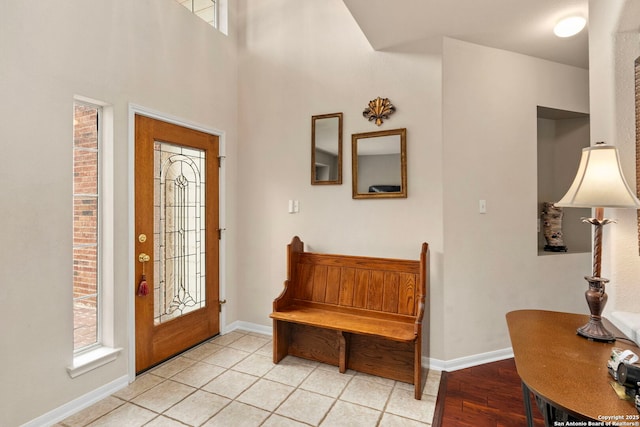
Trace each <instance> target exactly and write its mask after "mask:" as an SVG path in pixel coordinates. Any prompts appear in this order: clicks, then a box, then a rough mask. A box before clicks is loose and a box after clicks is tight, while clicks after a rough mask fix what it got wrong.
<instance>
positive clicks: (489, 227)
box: [442, 39, 590, 360]
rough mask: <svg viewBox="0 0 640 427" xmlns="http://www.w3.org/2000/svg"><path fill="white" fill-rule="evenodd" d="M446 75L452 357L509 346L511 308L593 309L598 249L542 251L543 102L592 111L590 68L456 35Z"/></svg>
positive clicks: (447, 332)
mask: <svg viewBox="0 0 640 427" xmlns="http://www.w3.org/2000/svg"><path fill="white" fill-rule="evenodd" d="M442 75H443V83H442V85H443V113H442V115H443V135H444V138H443V147H444V148H443V158H444V161H443V163H444V165H443V167H444V189H443V194H444V199H443V200H444V202H443V205H444V218H445V219H444V285H443V286H444V323H443V325H442V327H443V328H444V336H445V337H446V339H445V346H444V353H443V356H444V357H443V358H444V359H445V360H450V359H455V358H459V357H463V356H468V355H473V354H478V353H483V352H491V351H495V350H497V349H502V348H507V347H510V341H509V337H508V333H507V326H506V322H505V319H504V316H505V314H506V313H507V312H509V311H511V310H515V309H523V308H539V309H546V310H560V311H569V312H580V313H584V312H585V311H586V306H585V303H584V297H583V294H584V290H585V289H586V282H585V281H584V280H583V279H582V277H583V276H584V275H585V274H588V273H589V272H590V254H588V253H587V254H566V255H562V256H538V254H537V225H536V224H537V165H536V161H537V155H536V147H537V141H536V138H537V136H536V135H537V132H536V124H537V111H536V107H537V106H538V105H542V106H546V107H551V108H556V109H562V110H568V111H577V112H583V113H588V112H589V99H588V72H587V70H583V69H579V68H574V67H569V66H565V65H560V64H557V63H553V62H548V61H544V60H539V59H536V58H532V57H527V56H523V55H519V54H515V53H511V52H506V51H502V50H498V49H492V48H487V47H482V46H478V45H474V44H470V43H465V42H461V41H457V40H453V39H445V40H444V48H443V72H442ZM571 167H573V165H572V166H571ZM481 199H482V200H486V204H487V213H486V214H479V212H478V201H479V200H481Z"/></svg>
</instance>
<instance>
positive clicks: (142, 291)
mask: <svg viewBox="0 0 640 427" xmlns="http://www.w3.org/2000/svg"><path fill="white" fill-rule="evenodd" d="M148 294H149V285H147V276H146V275H144V274H143V275H142V279H140V284H138V296H139V297H144V296H146V295H148Z"/></svg>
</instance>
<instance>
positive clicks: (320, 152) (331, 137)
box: [311, 113, 342, 185]
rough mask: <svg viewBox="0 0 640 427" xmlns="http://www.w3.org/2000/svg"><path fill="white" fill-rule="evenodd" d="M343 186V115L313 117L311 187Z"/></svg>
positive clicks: (333, 114)
mask: <svg viewBox="0 0 640 427" xmlns="http://www.w3.org/2000/svg"><path fill="white" fill-rule="evenodd" d="M337 184H342V113H332V114H322V115H318V116H312V117H311V185H337Z"/></svg>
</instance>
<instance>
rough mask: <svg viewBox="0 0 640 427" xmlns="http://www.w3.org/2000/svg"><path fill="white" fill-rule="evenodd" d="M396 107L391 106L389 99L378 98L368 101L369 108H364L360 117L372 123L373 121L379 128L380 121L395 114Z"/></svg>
mask: <svg viewBox="0 0 640 427" xmlns="http://www.w3.org/2000/svg"><path fill="white" fill-rule="evenodd" d="M395 111H396V107H394V106H393V104H391V101H389V98H380V97H377V98H376V99H374V100H372V101H369V106H368V107H367V108H365V110H364V111H363V112H362V115H363V116H364V117H365V118H367V119H369V121H370V122H371V121H373V120H374V119H375V121H376V125H378V126H380V125H381V124H382V119H388V118H389V116H390V115H391V114H393V113H395Z"/></svg>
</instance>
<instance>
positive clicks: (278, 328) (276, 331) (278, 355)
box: [273, 319, 289, 363]
mask: <svg viewBox="0 0 640 427" xmlns="http://www.w3.org/2000/svg"><path fill="white" fill-rule="evenodd" d="M287 354H289V325H288V324H287V322H282V321H278V320H275V319H274V320H273V363H278V362H280V361H281V360H282V359H284V358H285V357H286V355H287Z"/></svg>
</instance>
